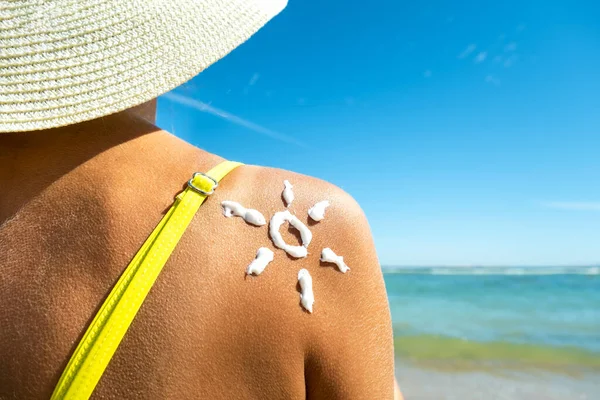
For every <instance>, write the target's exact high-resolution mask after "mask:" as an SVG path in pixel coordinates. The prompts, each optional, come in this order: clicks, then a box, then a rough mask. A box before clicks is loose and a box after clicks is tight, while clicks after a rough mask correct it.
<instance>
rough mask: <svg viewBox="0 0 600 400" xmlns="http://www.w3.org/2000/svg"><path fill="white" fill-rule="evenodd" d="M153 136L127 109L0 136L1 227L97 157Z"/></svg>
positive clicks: (151, 127) (152, 129)
mask: <svg viewBox="0 0 600 400" xmlns="http://www.w3.org/2000/svg"><path fill="white" fill-rule="evenodd" d="M157 131H159V129H158V128H157V127H156V126H154V125H153V124H151V123H149V122H148V121H146V120H145V119H142V118H140V117H138V116H137V115H136V114H135V113H132V112H131V110H128V111H125V112H121V113H118V114H114V115H110V116H106V117H102V118H99V119H95V120H92V121H86V122H83V123H80V124H75V125H70V126H65V127H61V128H55V129H48V130H43V131H33V132H11V133H0V188H1V192H0V224H2V222H3V221H4V220H6V219H7V218H10V216H11V215H13V214H14V213H15V212H16V211H17V210H18V209H19V208H20V207H21V206H22V205H23V204H24V203H25V202H27V201H28V199H31V198H32V197H34V196H35V195H36V194H37V193H39V192H41V191H43V190H44V189H45V188H46V187H48V186H49V185H51V184H52V183H53V182H55V181H56V180H58V179H60V178H61V177H63V176H64V175H67V174H68V173H69V172H70V171H72V170H74V169H76V168H77V167H79V166H81V165H82V164H84V163H86V162H88V161H90V160H92V159H93V158H94V157H96V156H97V155H99V154H101V153H103V152H105V151H107V150H109V149H110V148H113V147H116V146H122V145H124V144H126V143H127V142H130V141H133V140H134V139H138V138H140V137H142V136H144V135H147V134H150V133H153V132H157Z"/></svg>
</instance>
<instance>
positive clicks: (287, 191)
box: [283, 179, 294, 207]
mask: <svg viewBox="0 0 600 400" xmlns="http://www.w3.org/2000/svg"><path fill="white" fill-rule="evenodd" d="M283 187H284V189H283V200H284V201H285V206H286V207H289V206H290V204H292V202H293V201H294V191H293V190H292V188H293V186H292V184H291V183H290V181H288V180H287V179H286V180H285V181H283Z"/></svg>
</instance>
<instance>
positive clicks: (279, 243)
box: [269, 210, 312, 258]
mask: <svg viewBox="0 0 600 400" xmlns="http://www.w3.org/2000/svg"><path fill="white" fill-rule="evenodd" d="M285 222H289V223H290V224H291V225H292V226H293V227H294V228H296V229H298V231H300V237H301V239H302V246H292V245H289V244H287V243H286V242H285V240H283V236H281V232H280V229H281V225H283V224H284V223H285ZM269 234H270V235H271V240H272V241H273V244H274V245H275V247H277V248H279V249H282V250H284V251H285V252H286V253H288V254H289V255H290V256H292V257H294V258H303V257H306V256H307V255H308V250H307V247H308V245H309V244H310V242H311V240H312V232H311V231H310V229H308V227H307V226H306V225H304V224H303V223H302V221H300V220H299V219H298V218H297V217H296V216H294V215H292V213H290V212H289V211H287V210H286V211H280V212H277V213H275V215H273V217H272V218H271V223H270V224H269Z"/></svg>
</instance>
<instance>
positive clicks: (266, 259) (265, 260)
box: [246, 247, 274, 275]
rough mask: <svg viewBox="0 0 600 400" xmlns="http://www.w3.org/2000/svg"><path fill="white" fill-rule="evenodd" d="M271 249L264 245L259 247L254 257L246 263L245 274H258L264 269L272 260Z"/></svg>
mask: <svg viewBox="0 0 600 400" xmlns="http://www.w3.org/2000/svg"><path fill="white" fill-rule="evenodd" d="M273 257H274V254H273V251H271V249H268V248H266V247H261V248H260V249H258V251H257V252H256V258H255V259H254V260H253V261H252V262H251V263H250V265H248V268H247V269H246V275H260V274H262V272H263V271H264V270H265V268H266V267H267V265H268V264H269V263H270V262H271V261H273Z"/></svg>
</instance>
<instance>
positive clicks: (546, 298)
mask: <svg viewBox="0 0 600 400" xmlns="http://www.w3.org/2000/svg"><path fill="white" fill-rule="evenodd" d="M383 270H384V279H385V283H386V288H387V292H388V297H389V302H390V307H391V312H392V321H393V326H394V338H395V340H394V344H395V353H396V359H397V361H396V364H397V377H398V379H399V381H400V384H401V386H402V387H403V391H404V392H405V396H407V399H408V400H410V399H417V398H421V399H429V398H431V399H444V398H448V399H450V398H463V399H480V398H485V399H521V398H523V399H526V398H527V399H537V398H540V399H553V398H557V399H558V398H561V399H565V398H566V399H571V398H573V399H598V400H600V268H598V267H573V268H557V267H556V268H542V267H539V268H532V267H530V268H514V267H511V268H500V267H494V268H491V267H490V268H477V267H474V268H470V267H469V268H466V267H465V268H444V267H440V268H393V267H384V269H383ZM436 382H437V384H436ZM423 386H426V387H423ZM555 396H556V397H555ZM559 396H560V397H559ZM565 396H566V397H565Z"/></svg>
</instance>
